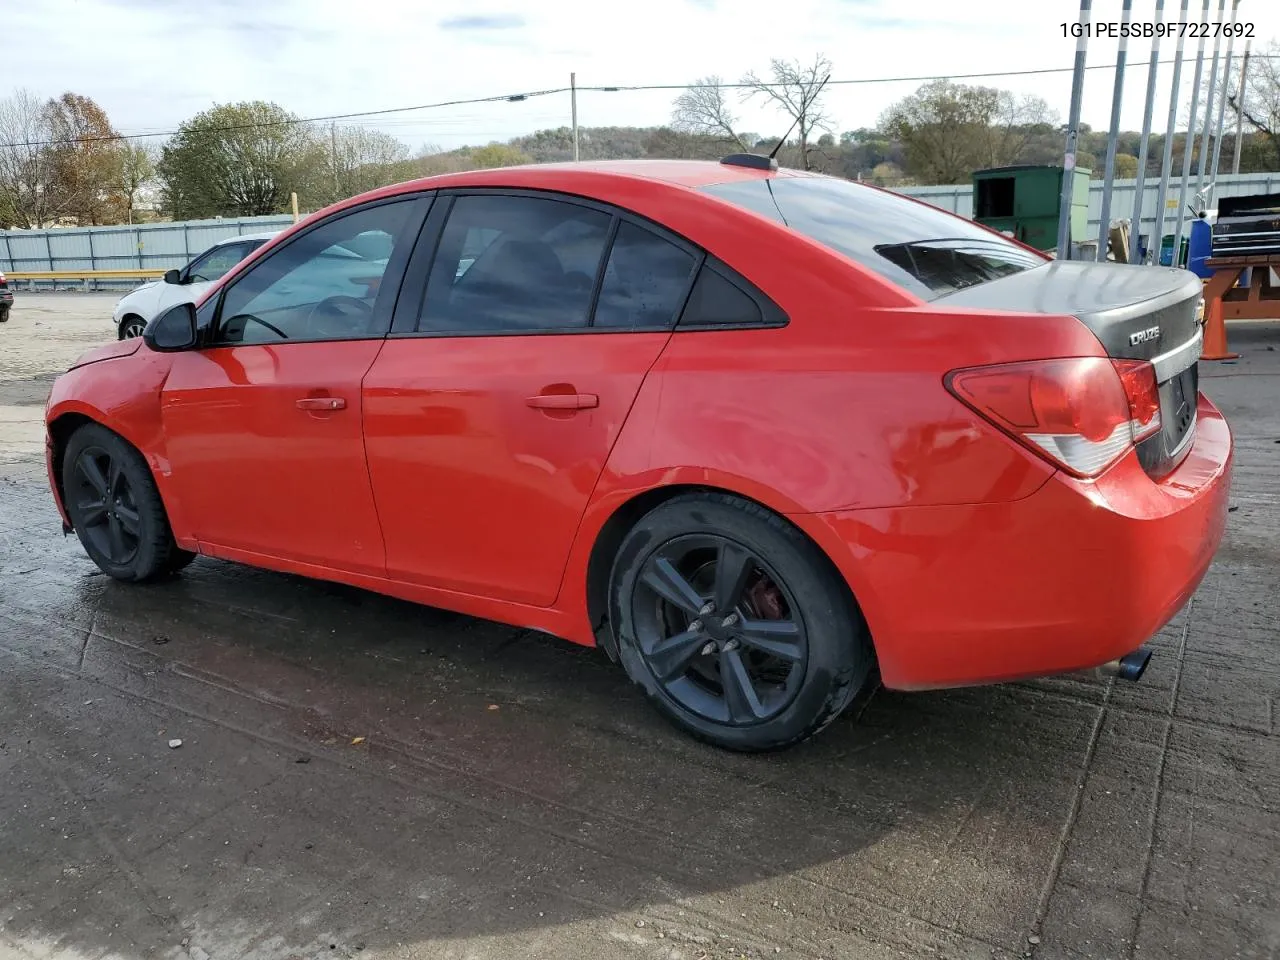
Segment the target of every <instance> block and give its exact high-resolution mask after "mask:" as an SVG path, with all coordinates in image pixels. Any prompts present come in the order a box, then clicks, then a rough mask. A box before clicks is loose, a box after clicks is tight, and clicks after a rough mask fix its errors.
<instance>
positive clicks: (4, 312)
mask: <svg viewBox="0 0 1280 960" xmlns="http://www.w3.org/2000/svg"><path fill="white" fill-rule="evenodd" d="M8 322H9V305H8V304H5V305H4V306H3V307H0V323H8Z"/></svg>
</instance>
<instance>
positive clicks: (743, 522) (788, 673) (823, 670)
mask: <svg viewBox="0 0 1280 960" xmlns="http://www.w3.org/2000/svg"><path fill="white" fill-rule="evenodd" d="M610 592H611V604H612V620H613V623H614V624H616V625H617V633H618V645H619V652H620V654H621V659H622V663H623V666H624V667H625V668H626V671H627V674H628V675H629V676H630V677H631V679H632V680H634V681H635V682H636V683H638V684H639V685H640V686H641V687H643V688H644V690H645V692H646V694H647V695H648V696H649V698H650V700H651V701H652V702H653V703H654V704H655V705H656V706H657V707H658V709H659V710H661V711H662V712H663V713H664V714H665V715H666V716H667V717H668V718H670V719H671V720H673V721H674V722H675V723H676V724H677V725H679V726H680V727H682V728H683V729H685V730H686V731H688V732H690V733H692V734H693V735H694V736H697V737H699V738H700V739H702V740H706V741H708V742H710V743H714V744H716V745H718V746H721V747H725V748H728V749H732V750H742V751H761V750H772V749H777V748H780V747H785V746H788V745H790V744H793V743H797V742H799V741H801V740H804V739H806V738H808V737H810V736H812V735H813V734H815V733H817V732H818V731H819V730H821V729H822V728H823V727H825V726H826V725H827V724H828V723H830V722H831V721H832V720H834V719H835V718H836V716H838V715H839V713H840V712H841V711H842V710H843V709H844V708H845V707H846V706H848V704H849V702H850V701H851V700H852V699H853V697H854V695H855V694H856V693H857V692H858V690H859V689H861V688H862V686H863V684H864V683H865V682H866V679H867V677H868V675H869V673H870V669H871V666H872V661H873V654H872V650H871V644H870V640H869V637H868V635H867V630H866V627H865V626H864V624H863V621H862V618H861V615H860V614H859V612H858V610H857V608H856V606H855V605H854V602H853V599H852V597H851V596H850V594H849V591H848V589H847V588H846V586H845V585H844V583H843V582H842V581H841V580H840V579H839V577H838V576H837V574H836V573H835V571H834V570H833V569H832V568H831V566H830V564H829V563H828V562H827V560H826V558H825V557H823V556H822V555H821V554H820V553H819V551H818V550H817V548H815V547H814V546H813V544H812V543H810V542H809V541H808V540H807V539H806V538H805V537H804V536H803V535H802V534H801V533H800V532H799V531H798V530H796V529H795V528H794V527H792V526H791V525H790V524H788V523H787V522H786V521H785V520H783V519H782V518H781V517H778V516H777V515H776V514H773V513H770V512H769V511H767V510H765V509H764V508H762V507H759V506H757V505H756V504H753V503H749V502H747V501H744V500H740V499H738V498H736V497H730V496H726V495H721V494H691V495H687V496H681V497H677V498H675V499H673V500H669V501H667V502H666V503H664V504H662V505H661V506H659V507H657V508H655V509H654V510H653V511H652V512H650V513H649V514H647V515H646V516H645V517H644V518H643V519H641V521H640V522H639V523H638V524H637V525H636V526H635V527H634V528H633V529H632V530H631V532H630V533H629V534H628V535H627V537H626V539H625V540H624V541H623V544H622V546H621V548H620V549H619V551H618V556H617V559H616V561H615V565H614V570H613V576H612V579H611V587H610Z"/></svg>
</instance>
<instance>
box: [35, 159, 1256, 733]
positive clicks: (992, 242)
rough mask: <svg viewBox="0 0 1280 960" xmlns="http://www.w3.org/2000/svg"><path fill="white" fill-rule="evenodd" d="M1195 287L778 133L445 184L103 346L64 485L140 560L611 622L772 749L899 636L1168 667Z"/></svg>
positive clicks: (574, 622)
mask: <svg viewBox="0 0 1280 960" xmlns="http://www.w3.org/2000/svg"><path fill="white" fill-rule="evenodd" d="M1200 298H1201V289H1200V283H1199V281H1198V280H1197V279H1196V277H1195V276H1193V275H1192V274H1190V273H1188V272H1186V271H1182V270H1175V269H1166V268H1159V267H1137V266H1125V265H1108V264H1086V263H1080V262H1055V261H1053V260H1051V259H1049V258H1046V257H1045V256H1043V255H1042V254H1040V253H1038V252H1036V251H1033V250H1030V249H1028V248H1026V247H1024V246H1022V245H1021V244H1018V243H1015V242H1014V241H1012V240H1009V239H1006V238H1005V237H1003V236H1001V235H1000V234H997V233H994V232H992V231H989V230H987V229H985V228H983V227H980V226H977V225H975V224H973V223H971V222H969V221H967V220H964V219H962V218H960V217H956V216H953V215H951V214H949V213H945V212H942V211H940V210H937V209H935V208H933V207H931V206H928V205H926V204H923V203H920V202H917V201H915V200H911V199H908V198H905V197H901V196H897V195H895V194H892V193H888V192H885V191H882V190H877V189H875V188H872V187H868V186H864V185H861V184H855V183H850V182H847V181H843V180H838V179H832V178H829V177H823V176H816V175H810V174H804V173H799V172H794V171H789V170H778V169H776V167H774V166H773V165H772V164H771V163H770V162H769V161H767V160H766V159H765V158H761V157H750V156H739V157H732V158H726V159H725V160H724V161H722V162H720V163H695V162H682V161H636V162H631V161H625V162H613V163H596V164H569V165H547V166H532V167H520V168H517V169H508V170H489V171H480V172H471V173H463V174H457V175H450V176H444V177H437V178H433V179H428V180H420V181H416V182H413V183H404V184H399V185H397V186H394V187H388V188H386V189H382V190H378V191H375V192H373V193H368V194H365V195H363V196H360V197H356V198H354V199H352V200H348V201H345V202H343V203H341V204H338V205H336V206H334V207H331V208H329V209H327V210H323V211H321V212H320V213H317V214H315V215H314V216H311V217H309V218H307V219H306V220H304V221H303V222H301V223H299V224H298V225H297V226H295V227H294V228H292V229H291V230H289V231H287V232H286V233H284V234H282V235H280V236H279V237H277V238H276V239H275V240H274V241H272V242H270V243H268V244H267V245H266V246H264V247H263V248H261V249H260V250H259V251H258V252H257V253H256V254H254V255H251V256H250V257H249V258H248V259H247V260H245V261H244V262H243V263H242V264H240V265H239V267H237V268H236V269H234V270H233V271H232V272H231V273H229V274H228V275H227V276H226V277H225V278H223V280H222V281H221V282H220V283H218V284H217V285H216V286H215V287H214V288H213V289H212V290H211V291H210V292H209V293H208V294H207V295H206V296H205V297H204V299H203V300H202V301H201V302H200V303H199V304H198V305H196V306H191V305H183V306H178V307H174V308H173V309H172V310H170V311H169V312H167V313H165V314H162V315H161V316H159V317H157V318H156V319H155V320H153V321H152V322H151V323H150V324H149V325H148V327H147V330H146V333H145V335H144V337H143V338H142V339H136V340H127V341H123V342H118V343H113V344H111V345H110V346H106V347H103V348H101V349H98V350H95V351H93V352H91V353H90V354H88V355H87V356H85V357H84V358H82V359H81V360H80V361H79V362H78V363H77V364H76V365H75V367H73V368H72V370H71V371H70V372H68V373H66V374H64V375H63V376H61V377H60V378H59V379H58V381H57V383H56V384H55V386H54V388H53V393H52V396H51V397H50V400H49V406H48V412H47V420H48V460H49V476H50V480H51V482H52V486H53V491H54V495H55V497H56V499H57V502H58V505H59V508H60V510H61V511H62V515H63V521H64V524H65V529H66V530H67V531H70V530H72V529H74V530H75V531H76V533H77V534H78V535H79V537H80V539H81V541H82V542H83V544H84V547H85V549H86V550H87V551H88V553H89V556H90V557H91V558H92V559H93V561H94V562H95V563H96V564H97V565H98V566H99V567H101V568H102V569H103V570H104V571H105V572H106V573H108V574H110V575H111V576H113V577H116V578H118V579H121V580H131V581H141V580H149V579H152V578H155V577H159V576H163V575H166V574H169V573H171V572H173V571H175V570H178V569H179V568H181V567H183V566H184V565H185V564H187V563H188V562H190V561H191V559H192V557H193V556H195V555H196V554H204V555H206V556H210V557H219V558H222V559H225V560H233V561H238V562H241V563H246V564H251V565H254V566H259V567H267V568H271V569H275V570H285V571H290V572H293V573H299V574H304V575H307V576H313V577H322V578H326V579H330V580H338V581H343V582H345V583H350V584H355V585H358V586H361V587H366V588H368V589H370V590H376V591H379V592H381V593H386V594H391V595H394V596H398V597H404V598H407V599H410V600H414V601H419V602H422V603H427V604H433V605H436V606H440V607H447V608H451V609H454V610H458V611H463V612H466V613H470V614H475V615H478V616H482V617H489V618H492V619H495V620H500V621H505V622H507V623H511V624H515V625H518V626H523V627H529V628H533V629H537V630H542V631H546V632H549V633H553V634H557V635H559V636H561V637H566V638H568V639H570V640H573V641H576V642H578V643H582V644H596V643H598V644H600V645H601V646H603V647H604V648H605V649H606V650H607V651H608V652H609V654H610V655H611V656H612V657H614V658H615V659H617V660H619V661H621V664H622V666H623V667H624V668H625V670H626V671H627V673H628V675H629V676H630V677H631V678H632V679H633V680H634V681H635V682H636V683H638V684H639V685H640V686H641V687H643V688H644V690H645V692H646V693H647V694H648V696H649V697H650V698H652V700H653V702H654V703H655V704H657V705H658V707H659V708H660V709H661V710H662V711H663V712H664V713H665V714H667V715H668V716H669V717H671V718H672V719H674V720H675V721H676V722H678V723H679V724H680V725H682V726H683V727H684V728H686V729H687V730H689V731H690V732H692V733H694V734H695V735H697V736H699V737H702V738H704V739H706V740H709V741H711V742H713V743H716V744H720V745H722V746H725V747H730V748H734V749H740V750H762V749H768V748H774V747H781V746H784V745H787V744H790V743H793V742H795V741H798V740H801V739H803V738H804V737H806V736H809V735H810V734H812V733H814V732H815V731H817V730H819V729H820V728H821V727H823V726H824V725H825V724H827V723H829V722H830V721H831V720H832V719H833V718H834V717H835V716H836V715H837V714H839V713H840V711H841V710H842V709H843V708H844V707H845V706H846V705H847V704H848V703H849V702H850V701H851V700H852V698H853V697H854V695H855V694H856V693H857V692H858V691H859V689H861V688H862V687H863V686H864V685H865V684H866V683H867V682H868V678H869V677H870V676H872V674H873V668H876V669H877V670H878V673H879V675H880V677H881V678H882V680H883V683H884V684H885V685H886V686H888V687H891V688H894V689H900V690H919V689H924V688H931V687H946V686H955V685H964V684H979V683H988V682H993V681H1001V680H1011V679H1015V678H1019V677H1028V676H1035V675H1043V674H1051V673H1058V672H1064V671H1072V670H1078V669H1083V668H1091V667H1095V666H1100V665H1109V666H1110V669H1111V670H1112V671H1113V672H1116V673H1119V674H1121V675H1128V676H1129V677H1131V678H1132V677H1136V676H1137V675H1138V674H1140V673H1141V670H1142V668H1143V667H1144V666H1145V663H1146V658H1147V656H1148V655H1149V654H1148V653H1147V652H1146V651H1145V649H1144V648H1143V644H1144V643H1145V641H1147V640H1148V638H1150V637H1151V636H1152V635H1153V634H1154V633H1155V632H1156V631H1157V630H1159V629H1160V627H1161V626H1162V625H1164V624H1165V623H1166V622H1167V621H1168V620H1169V619H1170V618H1171V617H1172V616H1173V615H1174V614H1175V613H1176V612H1177V610H1178V609H1179V608H1180V607H1181V606H1182V605H1183V604H1184V603H1185V601H1186V600H1187V598H1188V597H1189V596H1190V595H1191V593H1192V591H1193V590H1194V589H1195V588H1196V586H1197V584H1198V583H1199V582H1200V580H1201V578H1202V577H1203V575H1204V573H1205V570H1206V568H1207V567H1208V566H1209V562H1210V560H1211V559H1212V557H1213V554H1214V551H1215V550H1216V548H1217V546H1218V544H1219V541H1220V539H1221V536H1222V531H1223V526H1224V523H1225V518H1226V510H1227V494H1228V486H1229V477H1230V468H1231V457H1232V441H1231V434H1230V431H1229V430H1228V427H1227V424H1226V422H1225V421H1224V419H1223V417H1222V415H1221V414H1220V413H1219V412H1218V410H1217V409H1216V408H1215V407H1214V406H1213V405H1212V404H1211V403H1210V402H1209V401H1208V400H1207V399H1205V397H1203V396H1201V395H1200V394H1199V391H1198V386H1197V367H1196V361H1197V359H1198V357H1199V356H1200V346H1201V328H1200V323H1199V310H1200V309H1201V303H1200Z"/></svg>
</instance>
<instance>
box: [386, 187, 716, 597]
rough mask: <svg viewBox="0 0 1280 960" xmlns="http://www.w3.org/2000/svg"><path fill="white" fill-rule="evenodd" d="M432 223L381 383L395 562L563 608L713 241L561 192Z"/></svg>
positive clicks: (404, 573)
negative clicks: (700, 241)
mask: <svg viewBox="0 0 1280 960" xmlns="http://www.w3.org/2000/svg"><path fill="white" fill-rule="evenodd" d="M427 234H430V235H433V236H436V237H438V240H437V241H436V242H435V243H434V244H432V243H427V242H425V235H424V242H422V243H420V244H419V253H418V254H415V262H414V263H413V264H411V266H410V269H409V274H408V277H409V279H407V280H406V283H405V292H404V294H403V295H402V296H401V298H400V301H399V304H398V306H397V310H396V317H395V321H394V324H393V329H392V332H391V334H390V336H389V338H388V340H387V344H386V347H385V348H384V349H383V351H382V353H381V354H380V355H379V356H378V358H377V360H376V361H375V362H374V364H373V367H372V369H370V371H369V373H368V375H367V376H366V377H365V380H364V391H363V394H364V399H363V410H364V429H365V445H366V450H367V454H368V458H369V470H370V475H371V477H372V480H373V487H374V497H375V501H376V504H377V509H378V515H379V517H380V518H381V520H382V528H383V538H384V542H385V544H386V551H387V571H388V574H389V576H391V577H393V578H396V579H401V580H406V581H409V582H413V583H418V584H424V585H428V586H433V587H437V588H442V589H448V590H454V591H459V592H465V593H470V594H475V595H480V596H485V597H491V598H496V599H504V600H510V601H514V602H521V603H528V604H533V605H549V604H550V603H552V602H554V600H555V598H556V593H557V591H558V589H559V585H560V580H561V577H562V574H563V571H564V566H565V563H566V560H567V558H568V554H569V549H570V547H571V545H572V542H573V537H574V534H575V532H576V530H577V526H578V523H579V520H580V519H581V517H582V514H583V511H584V510H585V508H586V504H587V500H588V498H589V497H590V495H591V492H592V490H593V488H594V486H595V483H596V480H597V478H598V477H599V475H600V472H601V470H602V469H603V467H604V464H605V461H606V460H607V458H608V456H609V451H610V450H611V448H612V446H613V444H614V442H615V441H616V440H617V437H618V434H619V432H620V431H621V429H622V425H623V423H624V421H625V420H626V418H627V414H628V412H629V411H630V408H631V405H632V403H633V401H634V400H635V397H636V394H637V392H638V391H639V389H640V386H641V384H642V383H643V381H644V378H645V375H646V374H647V373H648V371H649V369H650V368H651V367H652V366H653V364H654V362H655V361H656V360H657V358H658V356H659V354H660V353H661V352H662V349H663V347H664V346H665V344H666V343H667V340H668V339H669V337H670V330H671V328H672V326H673V325H674V322H675V318H676V316H677V315H678V313H679V310H680V308H681V306H682V305H683V303H684V300H685V298H686V297H687V295H688V290H689V286H690V282H691V278H692V276H693V274H694V271H695V270H696V268H697V266H698V264H699V262H700V260H701V254H700V252H699V251H697V250H696V249H694V248H693V247H691V246H689V245H688V244H686V243H684V242H683V241H682V240H680V239H679V238H676V237H673V236H670V235H667V234H665V233H664V232H662V231H660V230H658V229H657V228H655V227H653V226H652V225H649V224H642V223H641V222H639V221H637V220H635V219H634V218H630V217H628V216H626V215H624V214H621V213H620V212H618V211H614V210H611V209H608V208H604V207H601V206H599V205H595V204H591V203H588V202H586V201H582V200H579V199H577V198H570V197H561V196H556V195H550V194H547V193H545V192H543V193H539V194H536V195H531V194H521V193H518V192H500V191H499V192H495V191H488V192H472V193H461V194H454V195H450V196H448V197H447V199H446V198H443V197H442V199H441V201H440V202H439V203H438V204H437V205H436V208H435V209H434V210H433V211H432V214H431V218H430V220H429V223H428V230H427ZM432 246H434V247H435V248H436V249H435V253H434V257H432V256H430V253H431V251H430V248H431V247H432ZM420 254H421V255H420ZM411 284H413V285H414V286H411ZM411 291H419V292H415V295H413V296H410V292H411Z"/></svg>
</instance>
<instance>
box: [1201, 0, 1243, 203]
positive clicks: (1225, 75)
mask: <svg viewBox="0 0 1280 960" xmlns="http://www.w3.org/2000/svg"><path fill="white" fill-rule="evenodd" d="M1239 14H1240V0H1231V35H1230V36H1228V37H1227V62H1226V63H1225V64H1224V65H1223V67H1222V96H1221V97H1220V98H1219V99H1218V119H1217V120H1216V121H1215V123H1214V125H1215V126H1216V127H1217V132H1216V133H1215V134H1214V140H1213V166H1212V168H1210V170H1209V189H1210V190H1212V189H1213V185H1214V184H1215V183H1217V180H1218V164H1219V163H1220V162H1221V161H1222V128H1223V124H1224V123H1225V122H1226V119H1227V117H1226V111H1227V90H1228V89H1229V88H1230V86H1231V48H1232V47H1233V46H1234V45H1235V42H1236V30H1235V27H1236V19H1237V18H1238V16H1239ZM1214 199H1215V200H1216V199H1217V197H1216V196H1215V198H1214Z"/></svg>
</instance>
